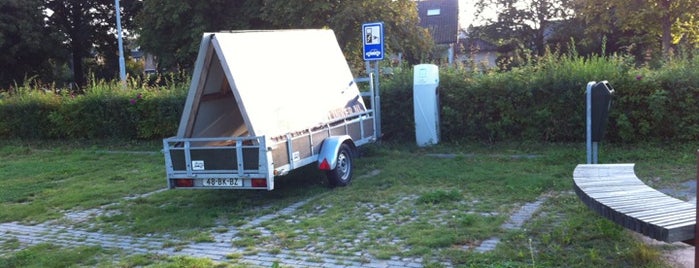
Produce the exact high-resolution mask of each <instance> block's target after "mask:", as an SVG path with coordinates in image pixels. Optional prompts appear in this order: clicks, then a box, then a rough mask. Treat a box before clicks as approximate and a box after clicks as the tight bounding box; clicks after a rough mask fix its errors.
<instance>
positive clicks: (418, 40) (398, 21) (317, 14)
mask: <svg viewBox="0 0 699 268" xmlns="http://www.w3.org/2000/svg"><path fill="white" fill-rule="evenodd" d="M262 14H263V18H264V19H265V20H268V21H270V22H271V23H272V25H273V26H275V27H280V28H329V29H333V30H334V32H335V35H336V36H337V40H338V42H339V44H340V47H341V48H342V51H343V52H344V53H345V58H347V60H348V61H349V62H350V65H351V66H352V67H353V69H354V70H361V69H362V68H363V67H364V65H363V64H364V63H363V61H362V59H363V57H362V55H361V52H362V42H361V40H362V38H361V34H360V32H361V25H362V24H363V23H367V22H374V21H382V22H383V23H384V32H385V34H384V38H385V40H384V43H385V47H386V53H388V54H390V53H395V54H397V53H402V54H403V57H404V59H405V60H406V61H407V62H408V63H410V64H417V63H419V61H420V60H423V59H425V58H426V57H427V56H428V55H427V54H428V53H429V51H431V49H432V46H433V44H432V39H431V38H430V35H429V33H428V32H427V30H426V29H423V28H421V27H419V26H418V15H417V7H416V4H415V1H410V0H397V1H396V0H393V1H389V0H370V1H337V0H334V1H333V0H330V1H299V0H296V1H274V0H264V7H263V8H262Z"/></svg>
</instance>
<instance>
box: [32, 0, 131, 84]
mask: <svg viewBox="0 0 699 268" xmlns="http://www.w3.org/2000/svg"><path fill="white" fill-rule="evenodd" d="M120 3H121V7H122V11H121V12H122V13H123V14H122V25H123V26H124V28H127V29H128V28H132V29H133V28H134V27H133V25H132V19H131V18H132V16H134V15H135V14H136V12H137V11H138V9H139V6H140V4H141V1H136V0H122V1H120ZM42 7H43V8H45V9H47V10H50V11H51V13H47V15H46V18H45V20H46V25H47V27H48V30H49V31H51V32H52V33H55V35H54V36H55V37H56V38H58V39H57V41H58V42H59V43H60V44H63V48H64V49H65V50H64V52H63V53H64V56H67V57H68V59H69V60H70V61H69V62H71V63H72V70H73V82H75V83H76V84H77V85H78V86H79V87H83V86H85V85H86V82H87V79H86V76H85V74H86V73H87V70H86V69H85V68H84V67H85V66H84V62H83V60H85V59H87V58H93V55H92V53H93V51H96V52H97V54H98V56H99V57H101V58H102V60H103V61H104V63H105V64H104V66H108V67H107V69H110V70H111V71H107V73H108V74H107V75H104V76H103V77H108V78H113V77H116V75H115V74H116V73H117V71H116V70H117V66H118V64H117V62H118V51H119V50H118V47H117V40H116V38H115V37H114V33H115V30H114V28H116V12H115V11H114V1H112V0H87V1H70V0H45V1H44V3H43V6H42ZM95 58H97V57H95ZM96 71H98V70H93V72H96ZM110 74H111V75H110Z"/></svg>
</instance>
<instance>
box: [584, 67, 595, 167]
mask: <svg viewBox="0 0 699 268" xmlns="http://www.w3.org/2000/svg"><path fill="white" fill-rule="evenodd" d="M595 83H596V82H595V81H591V82H589V83H587V90H586V91H585V126H586V133H585V137H586V144H587V163H588V164H592V86H594V85H595Z"/></svg>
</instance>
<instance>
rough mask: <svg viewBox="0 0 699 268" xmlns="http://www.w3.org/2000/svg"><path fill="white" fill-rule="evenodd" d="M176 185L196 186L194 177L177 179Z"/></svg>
mask: <svg viewBox="0 0 699 268" xmlns="http://www.w3.org/2000/svg"><path fill="white" fill-rule="evenodd" d="M175 187H194V180H193V179H176V180H175Z"/></svg>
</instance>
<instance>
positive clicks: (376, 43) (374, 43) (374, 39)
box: [362, 22, 384, 61]
mask: <svg viewBox="0 0 699 268" xmlns="http://www.w3.org/2000/svg"><path fill="white" fill-rule="evenodd" d="M362 39H363V40H364V41H362V43H363V44H364V60H365V61H369V60H383V54H384V51H383V22H373V23H365V24H363V25H362Z"/></svg>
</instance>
